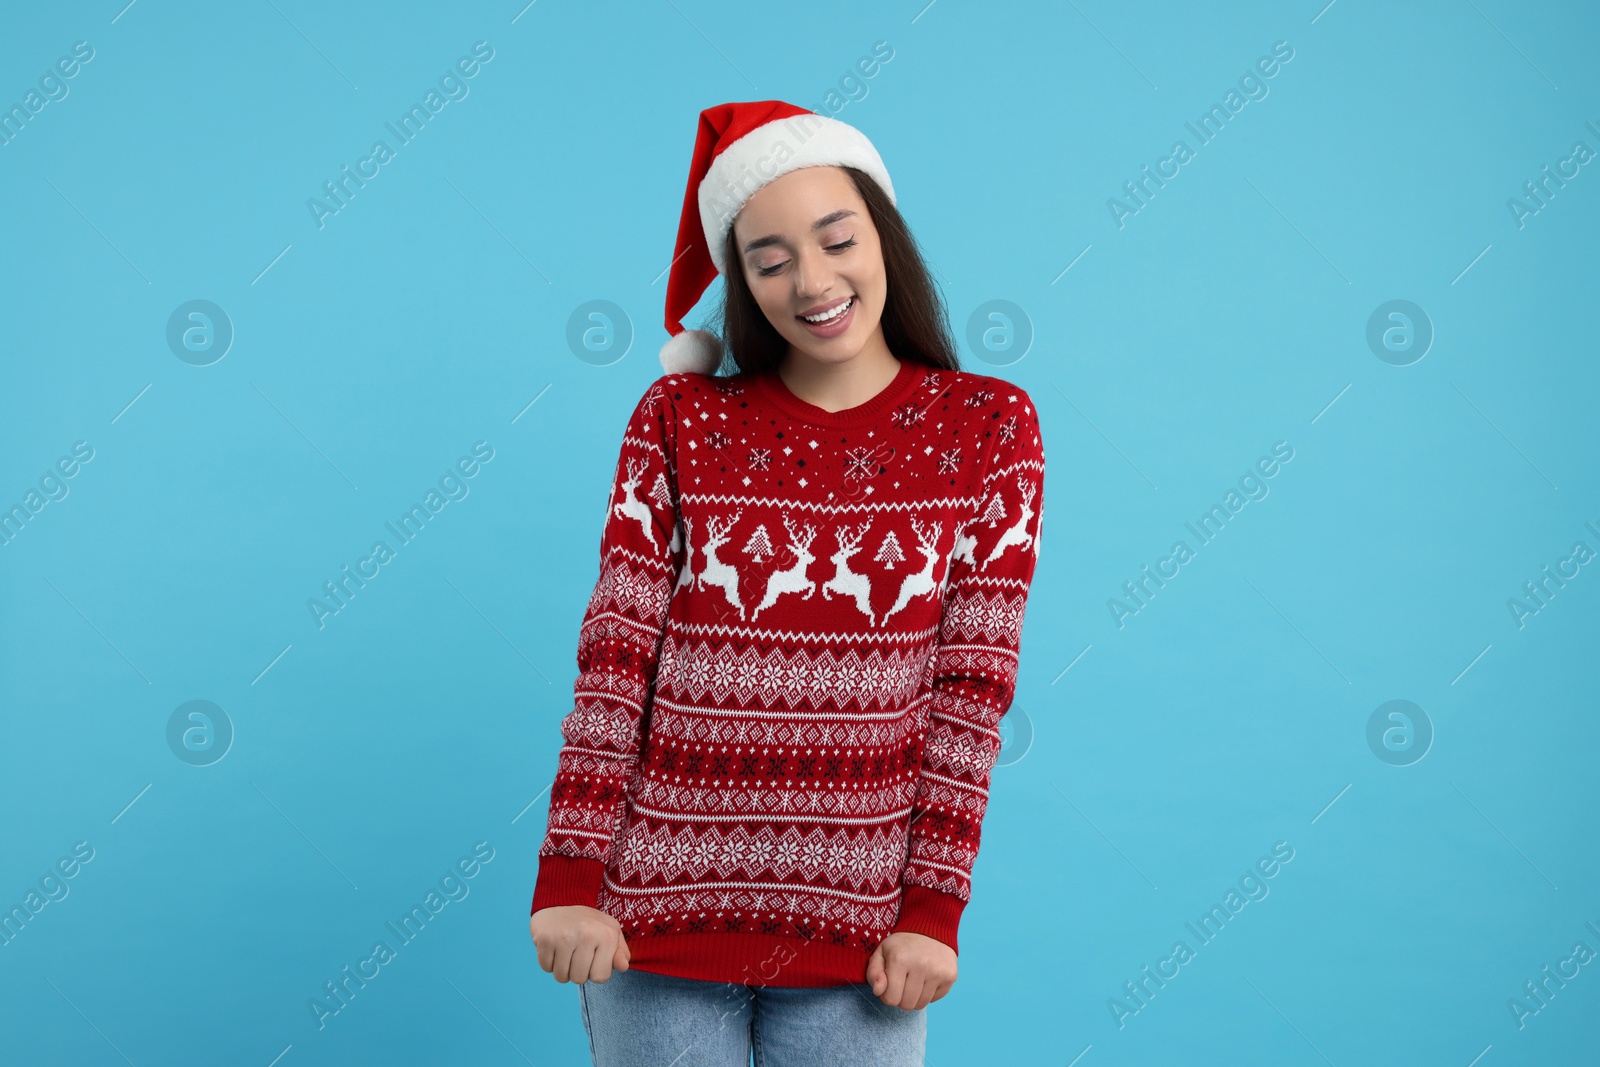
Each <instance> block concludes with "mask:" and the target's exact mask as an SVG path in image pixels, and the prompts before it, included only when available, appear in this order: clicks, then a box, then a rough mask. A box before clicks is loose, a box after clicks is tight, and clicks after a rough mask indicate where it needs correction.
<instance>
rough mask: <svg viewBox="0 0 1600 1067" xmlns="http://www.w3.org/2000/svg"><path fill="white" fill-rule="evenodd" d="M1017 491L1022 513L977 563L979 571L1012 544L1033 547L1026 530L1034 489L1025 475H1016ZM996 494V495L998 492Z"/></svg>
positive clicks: (1031, 536) (1031, 516)
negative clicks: (1020, 499)
mask: <svg viewBox="0 0 1600 1067" xmlns="http://www.w3.org/2000/svg"><path fill="white" fill-rule="evenodd" d="M1017 492H1018V494H1019V495H1020V496H1021V497H1022V514H1021V515H1020V516H1018V518H1017V521H1016V522H1014V523H1012V524H1011V525H1010V526H1008V527H1006V531H1005V533H1003V534H1001V535H1000V540H998V541H996V542H995V543H994V547H993V548H991V549H990V550H989V555H988V556H987V557H986V558H985V559H984V561H983V562H982V563H980V564H978V569H979V570H980V571H981V570H983V569H984V568H986V567H988V566H989V564H991V563H993V562H994V561H995V560H997V559H999V558H1000V555H1001V553H1003V552H1004V551H1005V550H1006V549H1008V548H1010V547H1011V546H1012V545H1020V546H1021V547H1023V548H1031V547H1033V543H1034V537H1033V535H1032V534H1031V533H1029V532H1028V521H1029V520H1030V519H1032V518H1033V514H1034V513H1033V497H1034V493H1035V489H1034V487H1033V486H1032V485H1029V484H1028V479H1027V478H1026V477H1024V476H1021V475H1019V476H1018V477H1017ZM996 495H997V496H998V494H996Z"/></svg>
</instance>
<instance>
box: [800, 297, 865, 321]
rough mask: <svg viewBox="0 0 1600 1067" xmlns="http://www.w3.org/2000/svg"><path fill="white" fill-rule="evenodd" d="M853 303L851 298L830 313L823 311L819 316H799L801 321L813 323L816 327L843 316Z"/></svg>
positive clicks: (853, 299)
mask: <svg viewBox="0 0 1600 1067" xmlns="http://www.w3.org/2000/svg"><path fill="white" fill-rule="evenodd" d="M854 301H855V297H853V296H852V297H851V298H850V299H849V300H846V301H845V302H844V303H842V304H840V305H839V306H838V307H836V308H834V309H833V310H832V311H824V312H823V313H822V314H820V315H801V316H800V317H801V318H802V319H805V320H806V321H807V322H809V323H813V324H815V325H817V326H821V325H822V324H823V323H825V322H832V321H833V320H834V319H836V318H838V317H839V316H840V315H843V314H844V313H845V312H846V311H849V310H850V305H851V304H852V303H853V302H854Z"/></svg>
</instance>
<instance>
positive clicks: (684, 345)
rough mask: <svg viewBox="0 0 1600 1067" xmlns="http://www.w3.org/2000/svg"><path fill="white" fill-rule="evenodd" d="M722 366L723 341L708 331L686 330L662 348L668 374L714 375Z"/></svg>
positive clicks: (662, 363) (662, 360) (662, 357)
mask: <svg viewBox="0 0 1600 1067" xmlns="http://www.w3.org/2000/svg"><path fill="white" fill-rule="evenodd" d="M721 365H722V341H721V340H719V339H718V337H717V335H716V334H714V333H710V332H708V331H706V330H684V331H683V332H682V333H680V334H678V335H677V336H675V337H672V338H670V339H669V340H668V341H667V343H666V344H664V345H662V346H661V366H662V368H663V369H664V370H665V371H666V372H667V373H668V374H713V373H715V372H716V369H717V368H718V367H719V366H721Z"/></svg>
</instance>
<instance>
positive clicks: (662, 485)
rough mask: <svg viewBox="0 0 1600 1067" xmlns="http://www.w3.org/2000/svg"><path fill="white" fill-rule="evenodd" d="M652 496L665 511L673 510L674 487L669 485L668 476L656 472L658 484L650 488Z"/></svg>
mask: <svg viewBox="0 0 1600 1067" xmlns="http://www.w3.org/2000/svg"><path fill="white" fill-rule="evenodd" d="M650 495H651V497H653V498H654V499H655V502H656V503H657V504H660V505H661V507H662V509H663V510H666V511H671V510H672V487H671V486H669V485H668V484H667V476H666V475H665V474H662V473H661V472H660V471H657V472H656V484H655V485H652V486H651V487H650Z"/></svg>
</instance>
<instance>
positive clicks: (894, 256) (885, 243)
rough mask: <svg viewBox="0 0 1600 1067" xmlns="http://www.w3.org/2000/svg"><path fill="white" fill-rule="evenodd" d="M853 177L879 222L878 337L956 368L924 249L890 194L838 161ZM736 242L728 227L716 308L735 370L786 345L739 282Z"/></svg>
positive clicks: (897, 349)
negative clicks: (883, 287) (882, 284)
mask: <svg viewBox="0 0 1600 1067" xmlns="http://www.w3.org/2000/svg"><path fill="white" fill-rule="evenodd" d="M839 169H840V170H842V171H844V172H845V173H846V174H848V175H849V176H850V180H851V181H852V182H854V183H855V187H856V192H858V193H860V194H861V199H862V200H863V201H865V202H866V205H867V213H868V214H869V215H870V216H871V217H872V224H873V225H874V226H876V227H877V229H878V240H879V244H880V246H881V247H882V248H883V270H884V277H885V278H886V280H887V282H888V293H887V295H886V297H885V298H884V304H883V317H882V324H883V339H884V342H885V343H886V344H887V345H888V346H889V351H890V352H892V353H893V354H894V355H895V357H896V358H898V359H900V360H903V361H910V362H913V363H925V364H927V365H928V366H929V367H935V368H940V369H943V370H960V369H961V363H960V357H959V356H958V355H957V351H956V346H955V342H954V340H952V338H951V335H950V326H949V323H948V322H947V320H946V318H945V308H944V300H943V299H942V298H941V297H940V294H939V290H938V288H937V286H935V284H934V281H933V276H932V275H931V274H930V273H929V271H928V266H927V264H926V263H925V262H924V261H923V258H922V252H921V251H920V250H919V249H918V248H917V242H916V239H915V238H914V237H912V236H911V230H910V229H909V228H908V227H907V226H906V220H905V218H904V216H902V215H901V214H900V212H899V210H898V209H897V208H896V207H895V206H894V205H893V204H892V203H890V202H889V198H888V197H887V196H886V195H884V192H883V189H882V188H881V187H880V186H879V185H878V183H877V182H875V181H873V180H872V178H871V177H870V176H868V175H867V174H866V173H864V172H862V171H860V170H857V169H856V168H855V167H840V168H839ZM738 248H739V242H738V240H737V239H736V238H735V237H734V235H733V227H732V226H730V227H728V239H727V244H726V245H725V247H724V249H723V262H724V263H725V264H726V265H727V266H726V268H725V269H724V270H723V272H722V283H723V285H722V303H721V307H720V308H719V312H718V314H719V316H720V318H721V320H722V322H721V329H720V330H719V331H718V332H719V333H720V334H721V335H722V343H723V349H724V352H725V357H724V358H725V359H728V358H731V359H732V361H733V363H734V365H735V366H736V367H738V369H739V372H740V373H750V374H759V373H762V372H764V371H768V370H772V369H774V368H776V367H777V366H778V365H779V364H780V363H782V362H783V357H784V356H785V355H786V354H787V353H788V351H789V342H788V341H786V340H784V338H783V335H782V334H780V333H779V332H778V331H777V329H776V328H775V327H774V326H773V325H772V323H770V322H768V321H767V316H766V313H765V312H763V311H762V310H761V306H760V305H759V304H757V303H756V298H755V296H754V295H753V294H752V293H751V292H750V286H749V285H748V284H747V283H746V282H745V278H744V268H743V266H742V264H743V262H744V261H743V258H742V257H741V256H740V255H739V251H738Z"/></svg>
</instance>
